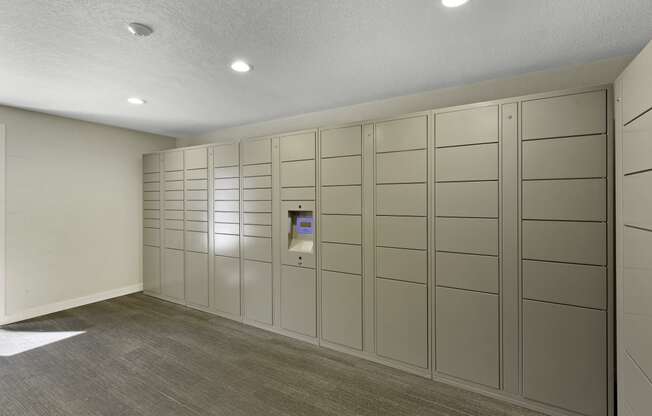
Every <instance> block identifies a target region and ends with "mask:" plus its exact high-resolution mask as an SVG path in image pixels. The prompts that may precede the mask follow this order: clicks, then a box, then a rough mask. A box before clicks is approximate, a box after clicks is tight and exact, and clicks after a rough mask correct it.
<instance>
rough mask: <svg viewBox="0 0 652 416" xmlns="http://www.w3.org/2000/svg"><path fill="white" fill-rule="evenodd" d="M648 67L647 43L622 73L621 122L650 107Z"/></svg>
mask: <svg viewBox="0 0 652 416" xmlns="http://www.w3.org/2000/svg"><path fill="white" fill-rule="evenodd" d="M650 68H652V47H651V46H650V45H649V43H648V46H646V47H645V48H644V49H643V51H642V52H641V53H640V54H639V55H638V56H637V57H636V59H634V61H632V63H631V64H630V65H629V66H628V67H627V68H626V69H625V71H624V72H623V73H622V88H623V90H622V97H623V100H622V102H623V105H622V108H623V124H626V123H629V122H630V121H631V120H632V119H633V118H635V117H638V116H639V115H640V114H642V113H643V112H645V111H647V110H649V109H650V103H651V100H650V97H652V87H651V86H652V74H651V73H650V72H651V71H650ZM648 115H649V114H648ZM648 160H649V159H648Z"/></svg>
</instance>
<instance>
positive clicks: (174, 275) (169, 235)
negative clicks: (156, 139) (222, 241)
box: [161, 150, 185, 302]
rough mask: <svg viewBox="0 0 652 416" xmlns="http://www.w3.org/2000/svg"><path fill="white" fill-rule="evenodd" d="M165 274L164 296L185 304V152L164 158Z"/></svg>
mask: <svg viewBox="0 0 652 416" xmlns="http://www.w3.org/2000/svg"><path fill="white" fill-rule="evenodd" d="M163 170H164V172H163V186H164V189H165V192H164V194H163V216H164V228H163V271H162V278H161V295H162V296H163V297H166V298H169V299H171V300H175V301H178V302H183V301H184V300H185V279H184V241H183V240H184V236H183V201H184V195H183V189H184V186H183V151H182V150H174V151H169V152H165V153H164V154H163Z"/></svg>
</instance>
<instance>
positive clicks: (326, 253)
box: [319, 125, 362, 350]
mask: <svg viewBox="0 0 652 416" xmlns="http://www.w3.org/2000/svg"><path fill="white" fill-rule="evenodd" d="M320 156H321V159H320V163H321V175H320V176H321V187H320V192H321V210H320V217H319V218H320V220H321V221H320V240H321V269H320V272H321V283H322V291H321V299H322V308H321V323H322V331H321V338H322V339H323V340H325V341H327V342H332V343H335V344H339V345H344V346H346V347H350V348H355V349H357V350H361V349H362V215H361V205H362V202H361V201H362V125H355V126H347V127H340V128H332V129H324V130H321V132H320Z"/></svg>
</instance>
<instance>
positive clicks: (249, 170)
mask: <svg viewBox="0 0 652 416" xmlns="http://www.w3.org/2000/svg"><path fill="white" fill-rule="evenodd" d="M271 174H272V165H271V163H265V164H262V165H250V166H243V167H242V176H269V175H271Z"/></svg>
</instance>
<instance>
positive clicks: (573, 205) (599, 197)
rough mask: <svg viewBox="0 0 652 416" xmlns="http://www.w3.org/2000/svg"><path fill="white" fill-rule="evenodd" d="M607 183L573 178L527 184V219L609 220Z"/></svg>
mask: <svg viewBox="0 0 652 416" xmlns="http://www.w3.org/2000/svg"><path fill="white" fill-rule="evenodd" d="M606 189H607V181H606V180H605V179H572V180H554V181H526V182H524V183H523V190H522V192H523V218H525V219H550V218H555V219H560V220H565V221H567V220H589V221H605V220H606V219H607V194H606V192H605V190H606Z"/></svg>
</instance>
